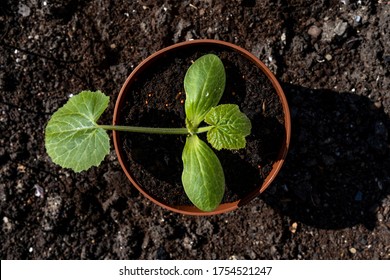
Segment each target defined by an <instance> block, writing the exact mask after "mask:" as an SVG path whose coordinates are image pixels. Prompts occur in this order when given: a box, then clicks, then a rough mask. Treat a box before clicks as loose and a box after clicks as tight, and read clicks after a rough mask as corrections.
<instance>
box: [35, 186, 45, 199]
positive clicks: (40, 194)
mask: <svg viewBox="0 0 390 280" xmlns="http://www.w3.org/2000/svg"><path fill="white" fill-rule="evenodd" d="M33 188H34V189H35V196H36V197H43V195H44V190H43V188H42V187H41V186H40V185H38V184H35V185H34V187H33Z"/></svg>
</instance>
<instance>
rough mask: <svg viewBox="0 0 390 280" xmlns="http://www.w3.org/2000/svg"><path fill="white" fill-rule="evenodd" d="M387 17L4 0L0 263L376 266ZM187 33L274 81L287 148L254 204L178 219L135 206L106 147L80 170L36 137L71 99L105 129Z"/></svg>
mask: <svg viewBox="0 0 390 280" xmlns="http://www.w3.org/2000/svg"><path fill="white" fill-rule="evenodd" d="M389 12H390V5H389V4H388V2H387V1H369V0H363V1H360V0H359V1H356V0H349V1H337V0H331V1H323V0H315V1H310V3H308V1H303V0H293V1H283V0H282V1H270V0H265V1H251V0H234V1H222V0H191V1H189V0H185V1H173V0H159V1H149V0H144V1H125V0H119V1H108V0H99V1H97V0H91V1H77V0H67V1H35V0H24V1H11V0H4V1H1V3H0V52H1V53H2V55H1V56H0V92H1V94H0V130H1V134H0V174H1V175H0V216H1V221H2V228H1V234H0V243H1V244H2V246H1V248H0V257H1V259H389V258H390V197H389V193H390V175H389V172H388V170H390V156H389V155H390V151H389V143H390V139H389V127H390V123H389V114H390V93H389V88H390V71H389V69H390V68H389V63H390V58H389V57H390V45H389V44H390V38H389V32H388V30H390V17H389ZM198 38H211V39H220V40H224V41H228V42H231V43H235V44H237V45H239V46H241V47H244V48H245V49H247V50H248V51H250V52H252V53H253V54H254V55H256V56H257V57H259V58H260V59H261V60H262V61H263V62H265V63H266V64H267V65H268V66H269V68H270V69H271V70H272V71H273V72H274V73H275V74H276V76H277V77H278V79H279V81H281V82H282V85H283V88H284V91H285V93H286V95H287V98H288V101H289V104H290V109H291V115H292V120H293V123H292V143H291V149H290V153H289V155H288V158H287V161H286V163H285V165H284V167H283V168H282V170H281V173H280V174H279V175H280V176H278V178H277V180H276V181H275V182H274V183H273V184H272V185H271V186H270V187H269V188H268V189H267V191H266V192H265V193H264V194H263V195H261V196H260V197H259V198H257V199H255V200H253V201H252V202H251V203H250V204H249V205H246V206H244V207H241V208H239V209H238V210H237V211H234V212H231V213H227V214H223V215H219V216H213V217H188V216H182V215H178V214H174V213H171V212H169V211H166V210H164V209H162V208H161V207H158V206H156V205H153V204H151V203H150V202H149V201H148V200H147V199H145V198H144V197H143V196H141V195H140V194H139V193H138V191H137V190H136V189H135V188H134V187H133V186H132V185H131V184H130V183H129V181H128V180H127V179H126V177H125V176H124V175H123V172H122V171H121V168H120V166H119V164H118V162H117V160H116V156H115V153H114V152H112V153H111V154H110V155H109V156H108V157H107V158H106V160H105V161H104V163H103V164H102V165H101V166H100V167H98V168H92V169H91V170H89V171H87V172H82V173H80V174H75V173H73V172H71V171H69V170H64V169H62V168H60V167H58V166H56V165H54V164H53V163H52V162H51V161H50V159H49V158H48V156H47V154H46V152H45V149H44V127H45V125H46V123H47V121H48V119H49V118H50V115H51V114H52V113H53V112H54V111H55V110H56V109H57V108H59V107H60V106H61V105H63V104H64V103H65V102H66V101H67V100H68V98H69V96H70V95H71V94H75V93H78V92H80V91H82V90H85V89H90V90H95V89H99V90H102V91H103V92H105V93H107V94H108V95H109V96H110V97H111V102H110V107H109V109H108V111H107V112H106V113H105V114H104V116H103V119H102V123H111V121H112V117H111V116H112V112H113V107H114V103H115V100H116V97H117V95H118V92H119V90H120V88H121V86H122V84H123V83H124V81H125V79H126V77H127V76H128V75H129V74H130V72H131V71H132V70H133V69H134V68H135V67H136V66H137V65H138V64H139V63H140V61H141V60H142V59H144V58H146V57H147V56H148V55H150V54H152V53H154V52H155V51H157V50H159V49H161V48H163V47H166V46H168V45H171V44H173V43H175V42H180V41H184V40H190V39H198ZM250 112H252V108H250V110H249V113H250ZM246 113H248V112H246ZM178 116H179V117H180V118H181V117H182V116H181V115H180V113H178Z"/></svg>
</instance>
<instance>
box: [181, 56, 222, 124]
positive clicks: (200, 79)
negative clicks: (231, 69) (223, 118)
mask: <svg viewBox="0 0 390 280" xmlns="http://www.w3.org/2000/svg"><path fill="white" fill-rule="evenodd" d="M225 82H226V74H225V68H224V66H223V63H222V61H221V60H220V59H219V57H218V56H216V55H214V54H206V55H204V56H202V57H200V58H198V59H197V60H196V61H195V62H194V63H193V64H192V65H191V66H190V67H189V68H188V70H187V73H186V76H185V78H184V89H185V92H186V101H185V112H186V116H187V128H188V129H189V130H190V131H192V129H193V128H195V129H196V128H197V127H198V126H199V124H200V123H201V122H202V121H203V120H204V117H205V116H206V114H207V112H208V111H209V110H210V109H211V108H212V107H214V106H216V105H217V104H218V102H219V100H220V99H221V96H222V94H223V91H224V90H225ZM188 126H190V127H188Z"/></svg>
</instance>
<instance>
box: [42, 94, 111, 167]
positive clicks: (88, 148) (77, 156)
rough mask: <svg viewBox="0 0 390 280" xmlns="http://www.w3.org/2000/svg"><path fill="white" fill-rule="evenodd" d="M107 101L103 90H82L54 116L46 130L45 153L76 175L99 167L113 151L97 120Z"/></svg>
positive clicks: (105, 133) (107, 98)
mask: <svg viewBox="0 0 390 280" xmlns="http://www.w3.org/2000/svg"><path fill="white" fill-rule="evenodd" d="M108 102H109V97H107V96H105V95H104V94H103V93H102V92H100V91H97V92H91V91H83V92H81V93H80V94H78V95H75V96H73V97H71V98H70V99H69V100H68V102H67V103H66V104H65V105H64V106H63V107H62V108H60V109H59V110H58V111H56V112H55V113H54V114H53V116H52V117H51V119H50V120H49V122H48V124H47V126H46V130H45V146H46V151H47V153H48V154H49V156H50V158H51V159H52V160H53V162H55V163H56V164H58V165H60V166H62V167H65V168H71V169H73V170H74V171H76V172H80V171H83V170H86V169H88V168H90V167H92V166H97V165H99V164H100V162H101V161H102V160H103V159H104V157H105V156H106V155H107V154H108V153H109V151H110V139H109V136H108V135H107V132H106V131H105V130H104V129H102V128H99V126H98V125H97V124H96V121H97V120H98V119H99V117H100V115H101V114H102V113H103V112H104V110H105V109H106V108H107V106H108Z"/></svg>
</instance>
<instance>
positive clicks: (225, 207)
mask: <svg viewBox="0 0 390 280" xmlns="http://www.w3.org/2000/svg"><path fill="white" fill-rule="evenodd" d="M205 45H207V46H213V45H217V46H219V47H221V46H222V47H224V48H228V49H230V50H234V51H235V52H238V53H240V54H241V55H242V56H244V57H245V58H247V59H248V60H250V61H252V62H253V63H254V64H255V65H257V66H258V67H259V68H260V69H261V71H262V72H263V73H264V74H265V75H266V76H267V77H268V79H269V80H270V81H271V83H272V85H273V87H274V89H275V91H276V92H277V94H278V96H279V99H280V102H281V104H282V107H283V112H284V130H285V133H284V135H285V139H284V141H283V144H282V146H281V147H280V150H279V155H278V157H277V158H278V160H277V161H275V162H274V164H273V166H272V170H271V172H270V173H269V174H268V176H267V177H266V178H265V179H264V181H263V184H262V185H261V186H258V187H257V188H256V189H254V190H253V191H252V192H250V193H249V194H247V195H246V196H245V197H243V198H242V199H240V200H237V201H234V202H231V203H222V204H221V205H219V207H218V208H217V209H216V210H214V211H212V212H203V211H201V210H199V209H197V208H196V207H195V206H184V205H177V206H169V205H166V204H164V203H163V202H161V201H158V200H156V199H155V198H153V197H152V196H151V195H149V194H148V193H147V192H146V191H145V190H144V189H143V188H142V186H141V185H140V184H138V182H137V181H136V179H135V178H133V176H132V174H131V170H128V168H127V167H126V165H125V164H124V156H123V149H122V145H121V143H120V140H119V132H116V131H113V141H114V146H115V151H116V154H117V156H118V160H119V162H120V164H121V167H122V169H123V171H124V172H125V174H126V176H127V177H128V179H129V180H130V181H131V183H132V184H133V185H134V186H135V187H136V188H137V189H138V190H139V191H140V192H141V193H142V194H143V195H144V196H146V197H147V198H148V199H150V200H151V201H152V202H154V203H155V204H157V205H160V206H162V207H164V208H166V209H168V210H171V211H174V212H177V213H181V214H187V215H199V216H206V215H215V214H221V213H225V212H229V211H232V210H235V209H236V208H238V207H240V206H242V205H245V204H247V203H248V202H249V201H251V200H252V199H253V198H255V197H256V196H258V195H259V194H260V193H262V192H263V191H264V190H265V189H267V187H268V186H269V185H270V184H271V182H272V181H273V180H274V179H275V177H276V175H277V174H278V172H279V170H280V169H281V167H282V165H283V163H284V161H285V157H286V155H287V151H288V147H289V143H290V130H291V120H290V112H289V107H288V104H287V100H286V97H285V95H284V93H283V90H282V88H281V86H280V84H279V83H278V81H277V80H276V78H275V76H274V75H273V74H272V72H271V71H270V70H269V69H268V68H267V67H266V66H265V65H264V63H262V62H261V61H260V60H259V59H258V58H257V57H255V56H254V55H253V54H251V53H249V52H248V51H246V50H245V49H243V48H241V47H238V46H236V45H234V44H231V43H227V42H223V41H218V40H193V41H187V42H183V43H178V44H175V45H172V46H169V47H167V48H164V49H162V50H160V51H158V52H156V53H154V54H152V55H151V56H149V57H148V58H146V59H145V60H144V61H142V63H141V64H139V65H138V66H137V67H136V68H135V69H134V71H133V72H132V73H131V74H130V76H129V77H128V78H127V80H126V82H125V83H124V85H123V87H122V89H121V91H120V93H119V96H118V99H117V101H116V105H115V111H114V118H113V124H114V125H116V124H118V120H119V115H120V110H121V107H122V105H123V100H124V96H125V95H126V93H127V92H128V91H129V88H130V87H131V86H132V83H133V81H134V79H136V77H137V73H139V72H140V71H143V70H144V69H146V68H147V67H150V66H152V65H153V63H155V61H156V60H157V59H158V58H159V57H160V56H163V55H164V54H165V53H167V52H175V51H181V50H184V49H185V48H187V47H188V46H192V47H193V46H205Z"/></svg>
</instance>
